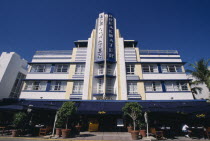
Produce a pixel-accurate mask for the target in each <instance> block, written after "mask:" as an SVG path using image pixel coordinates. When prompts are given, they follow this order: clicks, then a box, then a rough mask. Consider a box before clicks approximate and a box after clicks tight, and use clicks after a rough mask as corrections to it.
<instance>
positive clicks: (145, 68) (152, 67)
mask: <svg viewBox="0 0 210 141" xmlns="http://www.w3.org/2000/svg"><path fill="white" fill-rule="evenodd" d="M142 70H143V72H158V68H157V65H152V64H145V65H142Z"/></svg>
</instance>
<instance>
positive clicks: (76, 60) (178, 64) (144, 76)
mask: <svg viewBox="0 0 210 141" xmlns="http://www.w3.org/2000/svg"><path fill="white" fill-rule="evenodd" d="M29 64H30V66H31V67H30V68H29V70H28V75H27V77H26V81H25V85H24V88H23V90H22V93H21V96H20V98H27V99H40V98H41V99H82V100H101V99H103V100H189V99H193V96H192V93H191V90H190V87H189V84H188V82H189V81H190V80H189V79H188V78H187V76H186V74H185V70H184V67H183V65H184V62H182V60H181V58H180V55H179V53H178V52H177V51H175V50H164V51H162V50H141V49H139V48H138V47H137V41H135V40H124V39H123V37H121V35H120V32H119V30H118V29H117V28H116V19H115V18H114V17H113V16H112V15H111V14H105V13H101V14H99V18H98V19H97V20H96V28H95V29H93V31H92V33H91V36H90V38H88V40H78V41H75V47H74V48H73V50H72V51H68V50H67V51H37V52H36V54H35V55H34V57H33V60H32V62H31V63H29Z"/></svg>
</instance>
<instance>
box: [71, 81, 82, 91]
mask: <svg viewBox="0 0 210 141" xmlns="http://www.w3.org/2000/svg"><path fill="white" fill-rule="evenodd" d="M82 91H83V81H75V82H74V86H73V94H82V93H83V92H82Z"/></svg>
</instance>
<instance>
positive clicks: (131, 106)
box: [122, 102, 142, 140]
mask: <svg viewBox="0 0 210 141" xmlns="http://www.w3.org/2000/svg"><path fill="white" fill-rule="evenodd" d="M122 111H123V113H124V115H128V116H129V117H130V118H131V119H132V121H133V129H134V130H132V131H131V137H132V139H133V140H137V139H138V136H139V131H138V130H136V126H137V125H136V123H137V119H138V118H140V117H141V116H142V107H141V105H139V104H138V103H137V102H129V103H126V104H125V106H124V107H123V108H122Z"/></svg>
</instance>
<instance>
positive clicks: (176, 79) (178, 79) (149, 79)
mask: <svg viewBox="0 0 210 141" xmlns="http://www.w3.org/2000/svg"><path fill="white" fill-rule="evenodd" d="M139 81H192V79H141V80H139Z"/></svg>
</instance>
